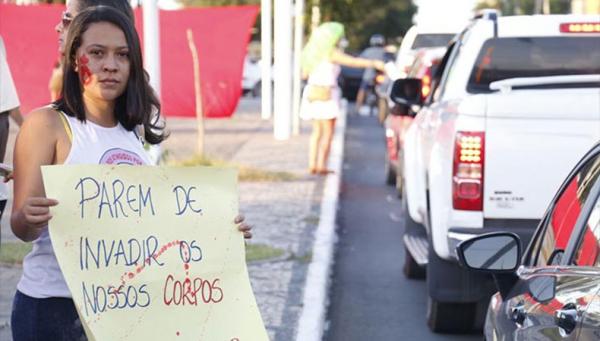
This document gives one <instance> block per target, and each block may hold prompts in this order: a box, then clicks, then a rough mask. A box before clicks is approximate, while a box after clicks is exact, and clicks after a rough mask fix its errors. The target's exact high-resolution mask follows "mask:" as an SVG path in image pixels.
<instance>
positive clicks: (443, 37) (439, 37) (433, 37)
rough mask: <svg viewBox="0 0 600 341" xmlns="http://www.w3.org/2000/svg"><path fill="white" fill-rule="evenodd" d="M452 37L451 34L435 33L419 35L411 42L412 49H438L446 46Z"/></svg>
mask: <svg viewBox="0 0 600 341" xmlns="http://www.w3.org/2000/svg"><path fill="white" fill-rule="evenodd" d="M452 37H454V34H451V33H444V34H441V33H436V34H419V35H417V36H416V38H415V41H414V42H413V45H412V49H413V50H416V49H420V48H423V47H439V46H446V45H448V43H449V42H450V40H451V39H452Z"/></svg>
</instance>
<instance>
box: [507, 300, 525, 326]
mask: <svg viewBox="0 0 600 341" xmlns="http://www.w3.org/2000/svg"><path fill="white" fill-rule="evenodd" d="M525 317H527V313H526V312H525V305H524V304H523V302H519V303H517V304H516V305H515V306H514V307H512V309H511V310H510V319H511V320H512V321H513V322H515V323H517V324H520V325H522V324H523V322H525Z"/></svg>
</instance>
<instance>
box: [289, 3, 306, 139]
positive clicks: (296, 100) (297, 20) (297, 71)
mask: <svg viewBox="0 0 600 341" xmlns="http://www.w3.org/2000/svg"><path fill="white" fill-rule="evenodd" d="M294 11H295V16H294V83H293V87H292V103H293V106H292V108H293V109H292V112H293V115H294V116H293V120H292V132H293V133H294V135H298V134H300V96H301V91H302V79H301V78H302V75H301V72H302V70H301V67H300V66H301V65H300V59H301V54H302V36H303V34H302V33H303V32H302V29H303V28H302V26H303V25H302V24H303V23H304V0H296V4H295V6H294Z"/></svg>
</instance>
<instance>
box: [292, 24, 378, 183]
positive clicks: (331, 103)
mask: <svg viewBox="0 0 600 341" xmlns="http://www.w3.org/2000/svg"><path fill="white" fill-rule="evenodd" d="M343 36H344V26H343V25H342V24H340V23H337V22H326V23H323V24H321V25H320V26H319V27H318V28H317V29H316V30H315V31H314V32H313V33H312V35H311V36H310V39H309V40H308V43H307V44H306V46H305V47H304V49H303V51H302V73H303V75H304V77H305V78H308V80H307V85H306V87H305V88H304V91H303V93H302V102H301V106H300V117H301V118H302V119H305V120H312V122H313V124H312V126H313V129H312V135H311V137H310V148H309V159H308V171H309V173H310V174H319V175H326V174H328V173H330V172H331V171H330V170H328V169H327V161H328V159H329V150H330V148H331V140H332V138H333V132H334V129H335V121H336V119H337V117H338V116H339V115H340V114H341V101H340V100H341V90H340V88H339V86H338V84H337V79H338V75H339V73H340V65H346V66H350V67H355V68H376V69H378V70H383V69H384V64H383V62H381V61H378V60H377V61H376V60H370V59H363V58H355V57H352V56H350V55H347V54H345V53H343V52H342V51H341V50H339V49H338V48H337V46H338V43H339V41H340V39H341V38H342V37H343Z"/></svg>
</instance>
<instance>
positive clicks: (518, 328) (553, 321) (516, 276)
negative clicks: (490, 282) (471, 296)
mask: <svg viewBox="0 0 600 341" xmlns="http://www.w3.org/2000/svg"><path fill="white" fill-rule="evenodd" d="M599 174H600V144H597V145H596V146H595V147H593V148H592V149H591V150H590V151H589V152H588V153H587V154H586V155H585V156H584V157H583V159H582V160H581V161H580V162H579V163H578V164H577V165H576V166H575V168H574V169H573V170H572V171H571V173H570V174H569V175H568V176H567V178H566V180H565V181H564V182H563V184H562V186H561V187H560V188H559V190H558V192H557V193H556V195H555V196H554V199H553V200H552V201H551V202H550V205H549V206H548V208H547V210H546V213H545V215H544V217H543V218H542V221H541V223H540V225H539V226H538V228H537V230H536V232H535V235H534V237H533V239H532V241H531V242H530V243H529V246H528V247H527V249H526V251H525V252H524V253H523V255H522V256H521V254H522V251H521V250H522V247H521V245H522V241H521V239H520V238H519V237H518V236H517V235H515V234H512V233H507V232H496V233H491V234H485V235H481V236H478V237H475V238H473V239H470V240H467V241H464V242H462V243H461V244H460V245H459V246H458V247H457V253H458V256H459V258H460V260H461V264H463V266H465V267H467V268H468V269H469V270H471V271H477V272H481V273H486V274H491V275H492V276H493V277H494V279H495V283H496V285H497V290H498V292H497V293H496V294H495V295H494V296H493V297H492V299H491V300H490V304H489V307H488V309H487V316H486V320H485V327H484V334H485V339H486V340H575V339H576V340H581V341H587V340H598V337H599V336H598V335H599V333H600V177H599V176H598V175H599Z"/></svg>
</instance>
